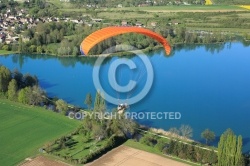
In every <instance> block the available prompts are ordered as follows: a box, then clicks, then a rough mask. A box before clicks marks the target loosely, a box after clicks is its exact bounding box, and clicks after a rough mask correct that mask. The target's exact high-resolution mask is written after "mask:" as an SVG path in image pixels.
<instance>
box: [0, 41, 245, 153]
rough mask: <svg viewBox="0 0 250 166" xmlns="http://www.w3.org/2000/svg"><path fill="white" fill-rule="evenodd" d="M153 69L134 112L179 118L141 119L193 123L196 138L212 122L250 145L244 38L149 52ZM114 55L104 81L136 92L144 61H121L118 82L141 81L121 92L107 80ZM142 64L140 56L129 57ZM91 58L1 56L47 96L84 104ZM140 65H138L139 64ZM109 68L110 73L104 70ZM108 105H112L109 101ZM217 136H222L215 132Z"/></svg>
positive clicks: (158, 124)
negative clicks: (35, 81) (132, 66)
mask: <svg viewBox="0 0 250 166" xmlns="http://www.w3.org/2000/svg"><path fill="white" fill-rule="evenodd" d="M147 55H148V58H149V59H150V61H151V64H152V66H153V69H154V81H153V85H152V88H151V90H150V92H149V93H148V94H147V96H146V97H145V98H144V99H143V100H141V101H140V102H138V103H136V104H133V105H131V107H130V110H129V111H130V112H180V113H181V115H182V116H181V119H180V120H166V119H161V120H159V119H158V120H156V119H141V120H138V121H139V122H140V123H141V124H145V125H148V126H152V127H156V128H163V129H169V128H171V127H180V126H181V125H182V124H188V125H190V126H191V127H192V128H193V130H194V133H193V138H194V139H195V140H198V141H201V137H200V134H201V132H202V131H203V130H204V129H206V128H209V129H211V130H213V131H214V132H215V133H216V135H217V136H219V135H220V134H221V133H222V132H224V131H225V130H226V129H227V128H231V129H233V131H234V132H235V133H236V134H241V135H242V136H243V142H244V152H249V150H250V125H249V122H250V47H249V46H248V47H247V46H245V45H243V44H242V43H237V42H236V43H226V44H218V45H203V46H193V45H189V46H182V47H179V48H175V50H174V52H173V53H172V56H170V57H166V56H165V54H164V52H163V50H157V51H154V52H152V53H148V54H147ZM117 59H118V58H117V57H113V58H110V60H109V61H106V62H105V63H104V64H103V65H102V69H101V82H102V83H103V87H105V88H106V91H107V92H109V93H110V94H111V95H113V96H114V97H116V98H117V99H118V98H122V97H123V98H124V97H125V96H129V95H131V96H133V95H136V94H137V93H138V92H139V91H140V90H141V89H142V87H143V86H144V82H145V79H146V76H144V71H145V66H143V65H141V66H140V65H139V67H141V69H138V70H135V71H134V73H132V76H131V70H130V69H128V67H126V66H123V68H121V69H120V71H121V72H119V71H117V73H116V74H117V77H118V79H117V82H118V83H119V84H121V85H126V84H127V83H128V81H129V80H130V79H131V78H132V79H134V80H135V81H137V82H138V85H137V88H136V90H135V91H134V92H133V93H132V94H129V95H128V94H124V93H117V92H116V91H114V90H112V89H111V87H110V86H109V84H108V77H107V72H108V68H109V66H110V64H112V62H113V61H115V60H117ZM130 59H131V60H132V61H134V62H135V63H136V64H140V63H141V62H140V59H139V58H138V57H137V56H134V57H130ZM94 62H95V59H93V58H86V57H85V58H57V57H53V56H47V55H9V56H0V64H3V65H5V66H7V67H8V68H10V69H11V70H13V69H15V68H16V69H19V70H20V71H21V72H23V73H30V74H32V75H36V76H37V77H38V78H39V80H40V86H41V87H42V88H44V89H45V90H46V92H47V93H48V94H49V96H52V97H53V96H57V97H59V98H63V99H64V100H66V101H67V102H69V103H71V104H75V105H79V106H83V107H84V104H83V101H84V98H85V96H86V94H87V93H88V92H90V93H91V94H92V96H94V95H95V92H96V89H95V86H94V84H93V80H92V71H93V68H95V67H96V66H94ZM139 67H138V68H139ZM105 74H106V76H105ZM108 106H109V107H110V108H111V107H112V106H113V105H111V104H109V105H108ZM217 141H218V137H217Z"/></svg>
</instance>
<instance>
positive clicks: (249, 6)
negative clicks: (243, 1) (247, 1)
mask: <svg viewBox="0 0 250 166" xmlns="http://www.w3.org/2000/svg"><path fill="white" fill-rule="evenodd" d="M240 7H242V8H245V9H249V10H250V5H241V6H240Z"/></svg>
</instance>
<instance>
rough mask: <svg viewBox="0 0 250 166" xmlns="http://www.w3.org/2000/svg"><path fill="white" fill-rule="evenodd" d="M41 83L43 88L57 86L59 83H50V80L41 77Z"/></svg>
mask: <svg viewBox="0 0 250 166" xmlns="http://www.w3.org/2000/svg"><path fill="white" fill-rule="evenodd" d="M39 84H40V86H41V87H42V88H43V89H48V88H52V87H55V86H57V85H58V84H53V83H50V82H48V81H46V80H45V79H39Z"/></svg>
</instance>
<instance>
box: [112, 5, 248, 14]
mask: <svg viewBox="0 0 250 166" xmlns="http://www.w3.org/2000/svg"><path fill="white" fill-rule="evenodd" d="M113 10H134V11H138V10H139V11H147V12H214V11H217V12H218V11H220V12H229V11H244V10H246V9H244V8H241V7H239V6H230V5H205V6H201V5H182V6H149V7H125V8H113Z"/></svg>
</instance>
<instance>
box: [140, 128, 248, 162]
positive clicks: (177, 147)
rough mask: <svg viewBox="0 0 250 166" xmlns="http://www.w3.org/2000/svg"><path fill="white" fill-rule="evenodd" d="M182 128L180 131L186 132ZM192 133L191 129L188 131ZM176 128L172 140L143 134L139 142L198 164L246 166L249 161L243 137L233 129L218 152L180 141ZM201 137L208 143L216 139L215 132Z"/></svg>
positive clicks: (225, 133) (225, 137)
mask: <svg viewBox="0 0 250 166" xmlns="http://www.w3.org/2000/svg"><path fill="white" fill-rule="evenodd" d="M183 126H186V127H181V128H180V131H182V130H184V131H185V130H186V129H184V128H189V127H187V125H183ZM188 130H189V131H190V129H188ZM176 131H177V129H176V128H172V130H170V132H175V133H174V134H175V136H174V137H173V138H172V139H170V140H169V139H166V138H161V137H159V136H156V135H154V134H152V133H149V132H147V133H141V134H142V137H141V138H140V140H139V142H140V143H142V144H145V145H147V146H151V147H154V148H156V149H157V150H159V151H161V152H163V153H164V154H167V155H171V156H176V157H179V158H181V159H185V160H189V161H193V162H198V163H200V164H206V163H208V164H216V165H218V166H225V165H232V166H244V165H246V164H247V163H248V162H249V161H247V158H246V162H245V161H244V160H245V159H244V156H243V155H242V137H241V136H236V135H235V134H234V133H233V131H232V130H231V129H228V130H227V131H225V132H224V133H223V134H222V135H221V137H220V141H219V146H218V151H215V150H212V149H211V148H209V147H208V148H204V147H202V146H200V145H196V144H195V145H193V144H190V143H187V142H183V141H182V140H179V139H178V138H180V137H177V136H176V134H178V133H179V132H176ZM201 136H202V137H203V138H204V139H205V140H206V143H208V142H209V141H212V140H214V139H215V134H214V132H212V131H210V130H209V129H206V130H205V131H203V132H202V134H201Z"/></svg>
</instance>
